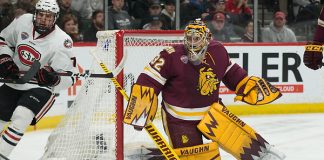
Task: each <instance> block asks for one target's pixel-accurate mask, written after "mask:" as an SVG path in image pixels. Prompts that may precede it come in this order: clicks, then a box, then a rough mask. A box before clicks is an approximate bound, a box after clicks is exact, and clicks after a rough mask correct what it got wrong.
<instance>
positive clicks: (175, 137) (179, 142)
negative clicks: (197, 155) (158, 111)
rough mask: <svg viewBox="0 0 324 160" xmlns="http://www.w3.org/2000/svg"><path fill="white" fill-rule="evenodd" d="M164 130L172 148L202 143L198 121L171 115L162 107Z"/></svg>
mask: <svg viewBox="0 0 324 160" xmlns="http://www.w3.org/2000/svg"><path fill="white" fill-rule="evenodd" d="M162 121H163V127H164V131H165V132H166V133H167V135H168V137H169V140H170V142H171V145H172V146H173V148H183V147H190V146H195V145H199V144H203V135H202V133H201V132H200V131H199V130H198V128H197V125H198V123H199V122H200V121H187V120H181V119H178V118H175V117H173V116H172V115H170V114H169V113H167V112H165V111H164V110H163V109H162Z"/></svg>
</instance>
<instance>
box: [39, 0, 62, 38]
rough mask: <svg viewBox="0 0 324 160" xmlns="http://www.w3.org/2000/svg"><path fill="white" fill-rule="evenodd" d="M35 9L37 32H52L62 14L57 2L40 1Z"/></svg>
mask: <svg viewBox="0 0 324 160" xmlns="http://www.w3.org/2000/svg"><path fill="white" fill-rule="evenodd" d="M35 8H36V10H35V14H34V18H33V24H34V28H35V30H36V31H37V32H38V33H39V34H46V33H48V32H50V31H51V30H52V29H53V27H54V26H55V22H56V20H57V18H58V16H59V12H60V8H59V6H58V4H57V2H56V0H39V1H38V2H37V3H36V7H35Z"/></svg>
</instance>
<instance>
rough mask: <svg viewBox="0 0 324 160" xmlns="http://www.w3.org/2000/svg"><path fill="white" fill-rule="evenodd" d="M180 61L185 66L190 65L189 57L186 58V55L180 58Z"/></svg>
mask: <svg viewBox="0 0 324 160" xmlns="http://www.w3.org/2000/svg"><path fill="white" fill-rule="evenodd" d="M180 60H181V61H182V62H183V63H184V64H187V63H188V56H186V55H182V56H181V57H180Z"/></svg>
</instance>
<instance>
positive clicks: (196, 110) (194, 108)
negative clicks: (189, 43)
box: [136, 41, 247, 120]
mask: <svg viewBox="0 0 324 160" xmlns="http://www.w3.org/2000/svg"><path fill="white" fill-rule="evenodd" d="M246 76H247V73H246V71H245V70H243V69H242V68H241V67H240V66H239V65H237V64H235V63H233V62H231V60H230V59H229V56H228V53H227V51H226V49H225V47H224V46H223V45H222V44H221V43H219V42H216V41H211V42H210V44H209V46H208V49H207V52H206V56H205V59H204V61H203V63H201V64H200V65H193V64H192V63H191V62H189V60H188V57H187V51H186V49H185V46H184V45H183V44H180V45H175V46H171V47H167V48H165V49H164V50H163V51H161V52H160V54H159V55H158V56H157V57H155V58H154V59H153V60H152V61H151V62H150V63H149V64H148V65H147V66H146V67H145V68H144V71H143V72H142V73H141V74H140V76H139V77H138V80H137V82H136V83H137V84H140V85H143V86H149V87H152V88H154V90H155V93H156V94H157V95H158V94H159V93H160V92H162V107H163V109H164V110H165V111H166V112H168V113H169V114H171V115H172V116H173V117H176V118H178V119H182V120H200V119H201V118H202V117H203V115H204V113H205V112H206V111H207V110H208V109H209V106H210V105H211V104H212V103H214V102H218V101H219V87H220V83H221V81H222V82H223V83H224V84H225V85H226V86H227V87H228V88H229V89H231V90H235V89H236V85H237V84H238V83H239V82H240V81H241V80H242V79H243V78H244V77H246Z"/></svg>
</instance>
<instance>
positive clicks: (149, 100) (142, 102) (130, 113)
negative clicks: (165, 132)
mask: <svg viewBox="0 0 324 160" xmlns="http://www.w3.org/2000/svg"><path fill="white" fill-rule="evenodd" d="M157 108H158V105H157V96H156V94H155V92H154V88H151V87H146V86H141V85H138V84H134V86H133V88H132V92H131V96H130V99H129V101H128V105H127V108H126V111H125V115H124V123H126V124H130V125H133V126H136V127H139V128H143V127H144V126H145V125H146V124H148V123H149V122H152V121H153V119H154V117H155V114H156V111H157Z"/></svg>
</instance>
